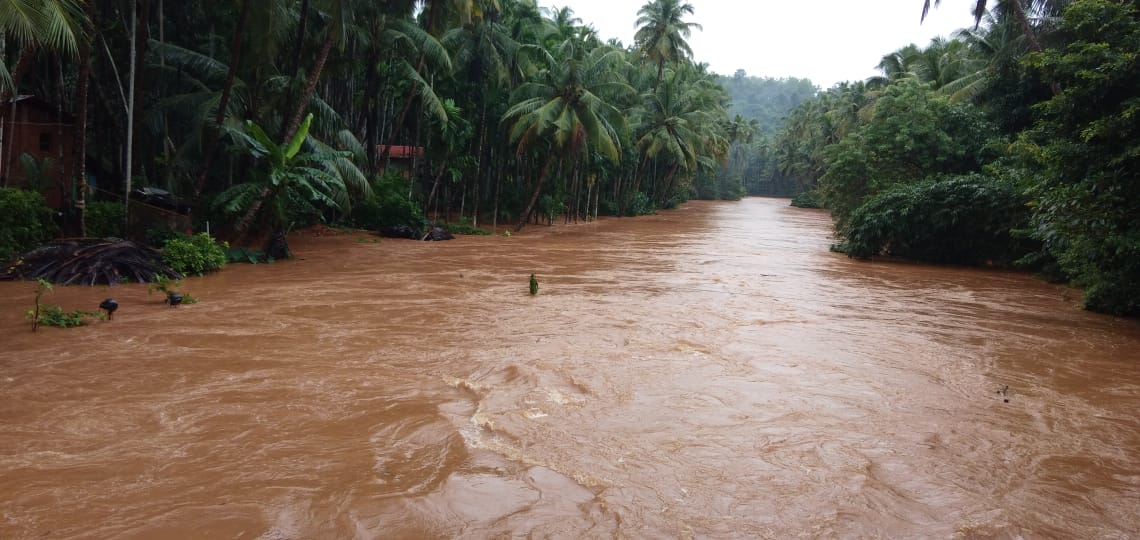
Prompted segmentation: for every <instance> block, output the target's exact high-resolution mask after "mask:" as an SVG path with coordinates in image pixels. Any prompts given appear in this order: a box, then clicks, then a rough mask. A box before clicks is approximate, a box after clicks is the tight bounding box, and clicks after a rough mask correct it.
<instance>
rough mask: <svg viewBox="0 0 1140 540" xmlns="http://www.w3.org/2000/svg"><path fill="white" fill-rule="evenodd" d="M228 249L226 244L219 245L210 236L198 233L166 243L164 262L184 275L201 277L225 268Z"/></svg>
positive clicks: (163, 254) (163, 255)
mask: <svg viewBox="0 0 1140 540" xmlns="http://www.w3.org/2000/svg"><path fill="white" fill-rule="evenodd" d="M227 249H229V245H228V244H226V243H225V242H223V243H221V244H219V243H218V242H216V241H215V240H214V239H213V238H212V237H210V235H208V234H206V233H198V234H195V235H194V236H186V237H182V238H175V239H173V240H170V241H168V242H166V247H165V248H163V253H162V260H163V262H165V263H166V264H167V265H168V266H170V268H172V269H174V270H175V271H176V272H179V273H181V274H183V275H201V274H205V273H206V272H213V271H214V270H218V269H220V268H222V267H223V266H225V265H226V250H227Z"/></svg>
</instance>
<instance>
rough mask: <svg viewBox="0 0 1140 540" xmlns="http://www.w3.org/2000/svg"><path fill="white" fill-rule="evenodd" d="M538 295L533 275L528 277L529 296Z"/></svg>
mask: <svg viewBox="0 0 1140 540" xmlns="http://www.w3.org/2000/svg"><path fill="white" fill-rule="evenodd" d="M536 294H538V280H537V279H535V277H534V274H531V275H530V295H531V296H534V295H536Z"/></svg>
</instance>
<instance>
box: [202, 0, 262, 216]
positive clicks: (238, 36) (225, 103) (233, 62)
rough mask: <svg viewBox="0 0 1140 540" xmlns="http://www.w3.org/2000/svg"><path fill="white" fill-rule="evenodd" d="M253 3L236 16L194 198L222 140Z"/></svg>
mask: <svg viewBox="0 0 1140 540" xmlns="http://www.w3.org/2000/svg"><path fill="white" fill-rule="evenodd" d="M252 3H253V1H252V0H245V2H242V6H241V12H240V14H239V15H238V21H237V26H235V27H234V35H233V37H232V38H231V39H230V66H229V69H228V70H227V72H226V83H225V86H223V87H222V97H221V98H219V99H218V112H217V114H215V115H214V129H213V133H212V134H211V135H210V142H209V144H207V145H206V152H205V155H204V156H203V159H202V166H201V167H200V168H199V169H198V183H197V185H196V186H195V187H194V196H195V197H198V196H201V195H202V191H204V190H205V189H206V179H207V176H208V175H209V173H210V166H211V165H213V163H214V154H215V153H216V152H217V150H218V144H219V143H220V142H221V140H222V130H221V129H219V128H218V126H221V125H222V122H224V121H225V119H226V108H227V107H229V103H230V94H231V93H232V92H233V88H234V79H236V78H237V70H238V62H240V61H241V44H242V38H243V37H244V36H245V28H246V25H247V24H248V22H249V9H250V5H251V4H252Z"/></svg>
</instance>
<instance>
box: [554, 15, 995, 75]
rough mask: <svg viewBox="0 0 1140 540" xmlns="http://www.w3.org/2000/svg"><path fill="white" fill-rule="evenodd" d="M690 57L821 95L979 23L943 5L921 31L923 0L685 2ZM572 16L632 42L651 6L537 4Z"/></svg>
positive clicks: (723, 70)
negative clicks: (907, 50) (797, 83)
mask: <svg viewBox="0 0 1140 540" xmlns="http://www.w3.org/2000/svg"><path fill="white" fill-rule="evenodd" d="M688 2H689V3H690V4H692V6H693V8H694V10H695V13H694V14H693V15H692V16H691V17H688V18H687V20H689V21H690V22H695V23H699V24H700V25H701V26H703V27H704V31H703V32H701V31H694V32H693V36H692V37H691V38H690V39H689V45H690V46H692V48H693V57H694V59H695V60H697V61H699V62H705V63H707V64H709V66H710V67H711V68H712V70H713V71H715V72H717V73H720V74H722V75H732V74H733V73H735V72H736V70H737V69H743V70H745V71H747V72H748V74H749V75H754V76H758V77H765V76H767V77H801V78H808V79H811V80H812V82H813V83H815V84H816V85H817V86H819V87H821V88H825V89H826V88H829V87H831V86H832V85H834V84H835V83H837V82H840V81H847V80H861V79H866V78H867V77H870V76H872V75H875V74H876V71H875V66H876V65H877V64H878V63H879V59H880V58H882V56H883V55H885V54H887V53H890V52H892V51H894V50H896V49H899V48H901V47H903V46H905V45H908V44H910V43H916V44H918V45H923V46H925V45H926V44H927V43H929V42H930V39H931V38H933V37H935V36H947V37H949V35H950V34H951V33H952V32H953V31H954V30H957V29H959V28H964V27H967V26H971V25H973V23H974V19H973V16H972V15H971V14H970V10H971V7H972V6H973V4H974V3H975V1H974V0H942V3H941V5H940V7H938V8H932V9H931V13H930V15H929V16H927V18H926V21H925V22H923V23H922V24H921V25H920V24H919V17H920V16H921V14H922V0H870V1H868V0H863V1H859V0H688ZM538 3H539V5H540V6H544V7H554V6H557V7H563V6H567V7H570V8H571V9H573V10H574V14H575V15H576V16H577V17H578V18H580V19H582V22H583V23H584V24H592V25H593V26H594V28H595V29H597V30H598V33H599V34H600V35H601V37H602V39H609V38H618V39H620V40H621V41H622V43H624V44H626V45H630V44H632V43H633V33H634V22H636V21H637V10H638V9H640V8H641V6H643V5H645V3H646V0H539V1H538Z"/></svg>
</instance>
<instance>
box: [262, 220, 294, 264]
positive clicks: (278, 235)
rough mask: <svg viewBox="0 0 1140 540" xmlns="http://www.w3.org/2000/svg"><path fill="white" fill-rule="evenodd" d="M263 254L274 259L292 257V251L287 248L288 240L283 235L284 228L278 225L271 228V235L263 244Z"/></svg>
mask: <svg viewBox="0 0 1140 540" xmlns="http://www.w3.org/2000/svg"><path fill="white" fill-rule="evenodd" d="M265 256H267V257H272V258H274V259H292V258H293V252H292V251H290V250H289V240H288V239H287V238H286V237H285V229H282V228H280V227H278V228H276V229H274V230H273V235H271V236H270V237H269V241H268V242H266V244H265Z"/></svg>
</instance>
